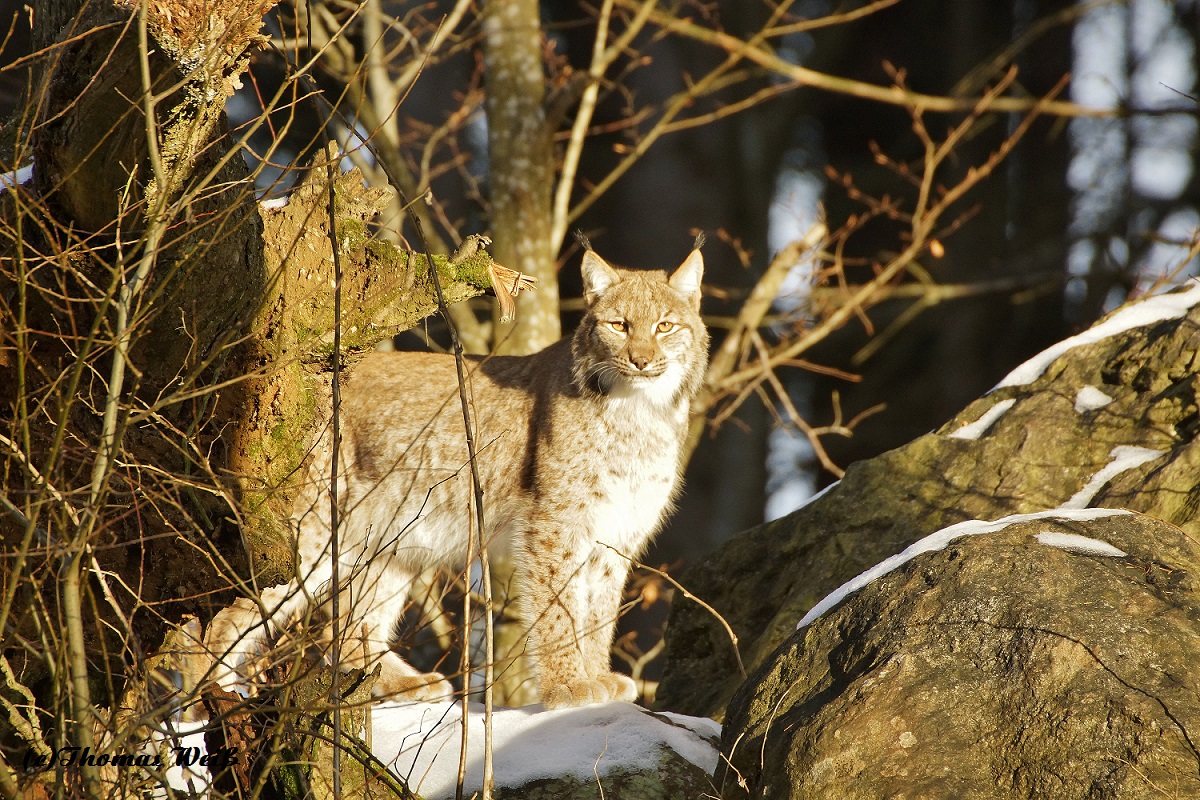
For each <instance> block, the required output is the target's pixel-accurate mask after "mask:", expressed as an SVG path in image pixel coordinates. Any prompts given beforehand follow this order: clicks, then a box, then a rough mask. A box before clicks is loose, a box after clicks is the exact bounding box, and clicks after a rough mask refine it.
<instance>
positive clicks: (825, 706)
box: [717, 509, 1200, 800]
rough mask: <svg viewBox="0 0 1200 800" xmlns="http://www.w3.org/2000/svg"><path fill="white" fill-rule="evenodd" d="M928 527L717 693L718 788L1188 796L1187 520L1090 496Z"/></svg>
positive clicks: (1193, 775) (802, 794)
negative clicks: (905, 550)
mask: <svg viewBox="0 0 1200 800" xmlns="http://www.w3.org/2000/svg"><path fill="white" fill-rule="evenodd" d="M1098 514H1113V515H1111V516H1098ZM971 534H978V535H971ZM931 539H932V540H933V541H932V542H929V543H919V544H918V546H915V547H914V548H912V550H913V551H916V552H915V555H914V557H913V558H912V559H911V560H903V563H899V562H901V561H902V559H894V560H893V563H891V564H886V563H885V565H884V569H880V570H876V572H884V573H885V574H882V575H880V576H879V577H877V578H875V579H874V580H870V581H869V582H867V580H866V579H864V581H863V582H862V586H861V588H858V589H857V590H856V591H853V592H852V593H850V594H849V595H847V597H846V599H844V600H843V599H842V598H841V597H840V594H839V596H837V597H835V598H834V601H835V602H834V606H835V607H834V608H833V609H832V610H831V611H828V612H826V613H825V614H824V615H822V616H819V617H818V618H817V619H816V620H814V621H812V622H811V623H809V624H806V625H804V626H803V627H802V628H801V629H800V630H799V631H797V632H796V633H795V634H794V635H793V636H792V637H791V638H789V640H788V641H787V643H786V644H785V645H784V646H783V647H781V648H780V649H779V650H778V651H776V652H775V653H774V654H773V656H772V657H771V658H770V659H769V660H768V661H767V662H766V663H765V664H764V665H763V666H762V667H761V668H760V669H759V670H758V671H757V672H756V673H755V674H754V676H753V677H752V679H751V680H750V681H748V682H747V684H746V689H745V690H744V691H741V692H738V693H737V694H736V695H735V698H734V701H733V703H732V704H731V705H730V707H729V709H728V714H727V718H726V725H725V735H724V738H723V741H722V749H723V751H724V753H725V754H726V755H727V756H728V762H727V763H728V768H727V769H723V770H721V771H720V777H719V778H718V780H717V784H718V788H719V789H720V792H721V793H720V796H721V797H724V798H726V799H727V800H732V798H735V797H740V796H755V797H758V796H769V797H789V798H814V799H815V798H830V797H837V798H845V799H846V800H854V799H855V798H864V800H865V799H866V798H879V797H947V798H949V797H953V798H989V797H997V796H1003V797H1029V798H1046V797H1053V798H1063V799H1066V798H1081V799H1082V798H1110V797H1111V798H1116V797H1120V798H1141V797H1145V798H1151V797H1160V796H1162V791H1163V790H1164V789H1166V790H1167V791H1168V792H1169V796H1172V797H1198V796H1200V771H1198V770H1197V765H1198V763H1200V756H1198V755H1197V751H1196V744H1195V737H1197V736H1198V735H1200V694H1198V693H1197V680H1196V679H1195V665H1196V664H1197V663H1200V635H1198V627H1197V623H1198V621H1200V587H1198V585H1197V580H1196V576H1197V575H1200V546H1198V545H1197V543H1196V541H1195V540H1193V539H1191V538H1189V537H1188V536H1186V535H1185V534H1184V533H1183V532H1182V531H1180V530H1179V529H1178V528H1176V527H1174V526H1172V525H1168V524H1166V523H1164V522H1161V521H1159V520H1156V519H1153V518H1151V517H1147V516H1143V515H1138V514H1131V513H1122V512H1115V513H1114V512H1109V511H1107V510H1094V509H1088V510H1087V511H1075V510H1067V511H1062V512H1046V513H1044V514H1030V515H1019V516H1018V517H1016V518H1014V519H1012V520H1011V521H1009V522H1000V523H989V524H980V523H964V524H961V525H956V526H954V529H951V530H950V531H947V532H946V533H945V534H935V535H934V536H933V537H931ZM947 540H949V541H947ZM922 545H924V546H922ZM927 547H928V548H929V549H927ZM933 548H937V549H933ZM889 566H890V567H893V569H892V570H891V571H886V567H889ZM870 577H873V576H867V578H870ZM856 584H857V582H856ZM856 584H852V587H851V588H854V586H855V585H856ZM837 601H840V602H837ZM723 763H724V762H723Z"/></svg>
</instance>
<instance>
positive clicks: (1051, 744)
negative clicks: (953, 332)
mask: <svg viewBox="0 0 1200 800" xmlns="http://www.w3.org/2000/svg"><path fill="white" fill-rule="evenodd" d="M1198 304H1200V285H1196V284H1192V285H1190V286H1188V287H1186V288H1184V289H1183V290H1180V291H1177V292H1174V293H1171V294H1167V295H1162V296H1159V297H1155V298H1151V299H1148V300H1144V301H1142V302H1139V303H1134V304H1131V305H1129V306H1127V307H1125V308H1123V309H1121V310H1119V311H1117V312H1115V313H1114V314H1112V315H1110V316H1109V317H1107V318H1106V319H1105V320H1102V321H1101V322H1100V323H1098V324H1097V325H1096V326H1094V327H1093V328H1091V329H1090V330H1088V331H1085V332H1084V333H1082V334H1080V335H1078V336H1076V337H1072V338H1071V339H1068V340H1066V341H1065V342H1062V343H1060V344H1059V345H1056V346H1055V347H1052V348H1050V349H1049V350H1047V351H1046V352H1044V353H1042V354H1041V355H1039V356H1037V357H1035V358H1034V359H1031V360H1030V361H1029V362H1027V363H1026V364H1024V365H1022V366H1021V367H1019V368H1018V369H1017V370H1014V371H1013V373H1011V374H1010V375H1009V376H1008V377H1007V378H1005V379H1004V380H1003V381H1002V382H1001V383H1000V385H998V386H997V387H996V388H995V389H994V390H992V391H991V392H989V393H988V394H987V395H985V396H984V397H982V398H980V399H979V400H977V401H976V402H974V403H973V404H971V405H970V406H969V407H968V408H966V409H965V410H964V411H963V412H962V413H961V414H960V415H958V417H956V418H955V419H954V420H952V421H950V422H949V423H947V424H946V425H945V426H943V427H942V428H941V429H940V430H938V431H935V432H933V433H931V434H929V435H926V436H923V437H921V438H919V439H917V440H915V441H913V442H912V443H910V444H908V445H906V446H905V447H902V448H899V449H897V450H894V451H892V452H889V453H885V454H883V455H881V456H879V457H877V458H875V459H871V460H868V461H864V462H860V463H857V464H853V465H851V467H850V468H849V469H848V470H847V472H846V475H845V477H844V479H843V480H842V481H841V482H840V483H838V484H836V485H834V486H833V487H831V488H830V489H829V490H828V491H827V492H825V493H824V494H823V495H822V496H820V497H817V498H815V499H814V500H813V501H811V502H810V503H809V504H808V505H807V506H805V507H804V508H802V509H800V510H798V511H796V512H795V513H793V514H791V515H790V516H788V517H786V518H784V519H781V520H778V521H775V522H773V523H770V524H767V525H764V526H760V527H758V528H755V529H753V530H751V531H749V532H747V533H745V534H743V535H742V536H740V537H738V538H736V539H734V540H733V541H731V542H730V543H729V544H727V545H726V546H724V547H723V548H722V549H721V550H719V551H718V552H717V553H715V554H714V555H713V556H712V557H710V558H709V559H708V560H707V561H706V562H705V563H703V564H701V565H700V566H698V567H696V568H694V569H693V570H691V571H690V572H689V573H687V574H685V575H684V576H683V578H682V580H681V582H682V584H683V585H684V586H686V587H687V588H688V590H689V591H690V592H691V593H692V594H693V595H695V596H696V597H699V598H701V599H703V600H704V601H706V602H707V604H708V606H707V607H706V606H702V605H701V604H697V603H691V602H688V601H687V600H685V599H683V598H680V599H678V600H677V601H676V604H675V607H674V609H673V612H672V617H671V620H670V622H669V624H668V628H667V648H666V652H667V659H668V662H667V668H666V673H665V675H664V679H663V681H662V683H661V684H660V686H659V691H658V703H659V707H660V708H667V709H671V710H672V711H678V712H682V713H689V714H703V715H708V716H711V717H713V718H715V719H720V720H723V721H724V722H725V726H724V730H723V734H722V767H721V768H720V769H719V770H718V774H717V776H716V781H715V782H716V783H717V784H718V789H719V790H720V792H721V793H723V794H722V796H724V797H727V798H734V797H739V796H771V797H778V796H785V797H795V798H801V797H814V798H817V797H846V798H856V797H864V798H865V797H994V796H997V795H1000V796H1006V797H1008V796H1015V797H1031V798H1033V797H1055V798H1060V797H1061V798H1072V797H1079V798H1084V797H1087V798H1109V797H1113V798H1115V797H1142V796H1146V797H1150V796H1159V795H1160V794H1163V793H1165V794H1167V795H1168V796H1173V797H1191V796H1200V755H1198V752H1200V751H1198V750H1197V744H1196V737H1197V736H1200V733H1197V732H1198V731H1200V700H1198V698H1200V680H1197V679H1196V678H1195V671H1194V669H1193V668H1192V666H1191V665H1193V664H1195V663H1200V662H1198V661H1197V657H1198V656H1200V598H1198V597H1197V584H1196V577H1195V576H1196V575H1197V569H1198V568H1200V562H1198V561H1197V558H1198V557H1200V547H1198V546H1197V542H1198V541H1200V443H1198V442H1197V438H1196V436H1197V431H1198V429H1200V308H1198V307H1197V306H1198ZM972 534H977V535H972ZM718 617H719V618H720V619H718ZM731 632H732V634H733V635H731ZM735 644H736V646H737V647H738V649H737V650H736V651H735V649H734V647H735ZM739 656H740V658H739ZM743 664H744V669H743V666H742V665H743ZM747 671H748V672H749V673H750V674H749V677H748V678H747V677H746V675H745V672H747Z"/></svg>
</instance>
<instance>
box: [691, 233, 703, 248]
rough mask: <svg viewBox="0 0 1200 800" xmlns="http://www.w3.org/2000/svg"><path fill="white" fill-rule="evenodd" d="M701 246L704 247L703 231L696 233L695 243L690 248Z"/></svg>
mask: <svg viewBox="0 0 1200 800" xmlns="http://www.w3.org/2000/svg"><path fill="white" fill-rule="evenodd" d="M701 247H704V231H700V232H699V233H697V234H696V243H695V244H694V245H692V249H693V250H699V249H700V248H701Z"/></svg>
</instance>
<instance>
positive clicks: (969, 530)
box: [796, 448, 1132, 629]
mask: <svg viewBox="0 0 1200 800" xmlns="http://www.w3.org/2000/svg"><path fill="white" fill-rule="evenodd" d="M1118 449H1119V448H1118ZM1106 469H1107V467H1106ZM1130 513H1132V512H1129V511H1124V510H1121V509H1117V508H1083V509H1066V508H1054V509H1050V510H1049V511H1035V512H1033V513H1030V514H1010V515H1009V516H1007V517H1001V518H1000V519H998V520H994V521H992V522H985V521H983V520H978V519H972V520H967V521H966V522H959V523H957V524H955V525H950V526H949V527H946V528H942V529H941V530H940V531H936V532H934V533H931V534H929V535H928V536H926V537H925V538H924V539H921V540H920V541H917V542H914V543H912V544H910V545H909V546H908V547H906V548H904V550H903V551H901V552H899V553H897V554H896V555H894V556H890V557H889V558H885V559H884V560H883V561H880V562H879V563H878V564H876V565H875V566H873V567H871V568H870V569H869V570H867V571H866V572H863V573H860V574H859V575H858V576H857V577H854V578H852V579H850V580H848V581H846V582H845V583H843V584H842V585H841V586H839V587H838V588H836V589H834V590H833V591H832V592H830V593H829V594H828V595H826V596H825V598H824V599H822V600H821V602H819V603H817V604H816V605H815V606H813V607H812V609H810V610H809V612H808V613H807V614H805V615H804V618H803V619H801V620H800V622H799V623H798V624H797V625H796V628H797V629H799V628H803V627H804V626H805V625H809V624H811V623H813V622H815V621H816V620H818V619H820V617H821V616H822V615H824V614H825V612H826V611H829V610H830V609H831V608H833V607H834V606H836V605H837V604H838V603H840V602H842V601H843V600H845V599H846V598H847V597H849V596H850V595H851V594H853V593H854V592H857V591H858V590H859V589H861V588H863V587H864V586H867V585H868V584H870V583H872V582H873V581H875V580H878V579H879V578H882V577H883V576H884V575H887V574H888V573H890V572H894V571H895V570H896V569H898V568H900V567H901V566H903V565H905V564H907V563H908V562H909V561H912V560H913V559H914V558H916V557H917V556H919V555H921V554H922V553H933V552H936V551H938V550H943V549H945V547H946V546H947V545H948V544H950V543H951V542H953V541H954V540H955V539H960V538H962V537H963V536H978V535H979V534H981V533H995V532H997V531H1002V530H1004V529H1005V528H1007V527H1008V526H1009V525H1015V524H1016V523H1018V522H1029V521H1031V520H1038V519H1066V520H1077V521H1087V520H1093V519H1103V518H1104V517H1115V516H1117V515H1120V514H1130Z"/></svg>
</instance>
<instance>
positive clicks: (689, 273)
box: [667, 247, 704, 308]
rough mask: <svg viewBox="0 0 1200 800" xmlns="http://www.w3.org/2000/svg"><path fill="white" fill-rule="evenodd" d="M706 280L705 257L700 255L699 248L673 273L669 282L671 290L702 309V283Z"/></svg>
mask: <svg viewBox="0 0 1200 800" xmlns="http://www.w3.org/2000/svg"><path fill="white" fill-rule="evenodd" d="M703 278H704V256H702V255H700V248H699V247H697V248H696V249H695V250H693V251H692V252H691V254H690V255H689V256H688V257H687V258H685V259H684V260H683V263H682V264H680V265H679V267H678V268H677V269H676V270H675V271H674V272H673V273H671V278H670V279H669V280H668V281H667V282H668V283H669V284H670V285H671V288H672V289H674V290H675V291H677V292H679V293H680V294H681V295H683V296H684V297H686V298H688V299H689V300H691V301H692V305H694V306H695V307H696V308H699V307H700V281H701V280H702V279H703Z"/></svg>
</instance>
